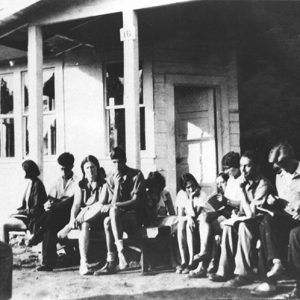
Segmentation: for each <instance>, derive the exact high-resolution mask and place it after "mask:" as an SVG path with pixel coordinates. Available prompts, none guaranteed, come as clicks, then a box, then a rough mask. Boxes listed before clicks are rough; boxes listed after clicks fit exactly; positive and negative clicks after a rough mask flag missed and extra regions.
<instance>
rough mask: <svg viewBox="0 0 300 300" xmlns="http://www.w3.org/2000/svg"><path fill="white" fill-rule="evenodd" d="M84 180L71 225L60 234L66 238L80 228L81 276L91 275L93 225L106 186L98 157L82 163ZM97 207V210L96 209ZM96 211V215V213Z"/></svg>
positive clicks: (90, 156) (79, 186)
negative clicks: (90, 259)
mask: <svg viewBox="0 0 300 300" xmlns="http://www.w3.org/2000/svg"><path fill="white" fill-rule="evenodd" d="M81 171H82V174H83V177H82V180H81V181H80V182H79V185H78V188H77V190H76V191H75V196H74V202H73V206H72V209H71V217H70V221H69V223H68V224H67V225H66V226H65V227H64V228H63V229H62V230H61V231H59V232H58V234H57V236H58V238H64V237H66V236H67V234H68V233H69V232H70V230H71V229H72V228H77V227H78V228H79V229H80V235H79V239H78V242H79V252H80V268H79V274H80V275H88V274H90V273H91V271H90V270H89V267H88V259H87V253H88V247H89V236H90V228H91V224H92V223H93V221H94V220H95V217H97V216H98V214H99V213H100V210H98V209H97V208H98V206H99V203H100V202H99V196H100V193H101V190H102V188H103V185H104V184H105V171H104V169H103V168H100V164H99V162H98V160H97V158H96V157H94V156H93V155H89V156H87V157H86V158H84V160H83V161H82V163H81ZM96 206H97V208H96ZM95 211H96V213H95Z"/></svg>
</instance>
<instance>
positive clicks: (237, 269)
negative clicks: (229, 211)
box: [210, 151, 273, 287]
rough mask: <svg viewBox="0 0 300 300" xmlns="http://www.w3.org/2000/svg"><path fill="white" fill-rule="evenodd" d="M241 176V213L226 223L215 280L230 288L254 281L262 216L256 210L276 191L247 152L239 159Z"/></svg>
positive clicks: (239, 190)
mask: <svg viewBox="0 0 300 300" xmlns="http://www.w3.org/2000/svg"><path fill="white" fill-rule="evenodd" d="M240 170H241V174H242V175H241V177H240V179H239V183H240V184H239V187H238V192H239V194H240V199H241V202H240V213H239V215H238V216H233V217H231V218H230V219H228V221H225V227H224V229H223V234H222V242H221V257H220V262H219V268H218V271H217V273H216V274H212V276H211V277H210V279H211V280H212V281H219V282H221V281H227V280H229V279H230V278H231V277H232V276H233V275H234V274H235V275H236V277H235V278H234V279H232V280H230V281H229V282H228V284H227V285H228V286H230V287H238V286H241V285H244V284H249V283H251V282H252V280H253V278H252V269H253V257H252V253H253V250H254V247H255V243H256V241H257V238H258V235H259V229H258V228H259V223H260V218H261V217H260V213H258V212H257V209H256V207H257V206H262V205H263V204H264V203H265V201H266V199H267V197H268V195H269V194H270V193H272V191H273V188H272V185H271V184H270V183H269V181H268V180H267V179H265V178H264V177H263V176H262V175H261V173H260V170H259V164H258V158H257V156H256V155H255V154H254V153H253V152H251V151H246V152H245V153H244V154H243V155H242V156H241V159H240Z"/></svg>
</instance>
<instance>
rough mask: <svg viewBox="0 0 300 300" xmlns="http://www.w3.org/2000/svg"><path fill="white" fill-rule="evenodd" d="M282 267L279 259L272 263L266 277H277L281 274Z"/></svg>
mask: <svg viewBox="0 0 300 300" xmlns="http://www.w3.org/2000/svg"><path fill="white" fill-rule="evenodd" d="M284 270H285V269H284V267H283V265H282V263H281V261H279V262H276V263H274V264H273V266H272V268H271V270H270V271H269V272H268V273H267V277H268V278H271V277H278V276H279V275H281V274H282V273H283V272H284Z"/></svg>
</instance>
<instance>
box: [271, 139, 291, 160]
mask: <svg viewBox="0 0 300 300" xmlns="http://www.w3.org/2000/svg"><path fill="white" fill-rule="evenodd" d="M284 159H295V152H294V149H293V147H292V146H291V145H290V144H289V143H287V142H282V143H279V144H277V145H275V146H274V147H273V148H272V149H271V150H270V153H269V162H271V163H276V162H279V161H282V160H284Z"/></svg>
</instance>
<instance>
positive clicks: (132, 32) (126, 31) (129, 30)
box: [120, 26, 136, 42]
mask: <svg viewBox="0 0 300 300" xmlns="http://www.w3.org/2000/svg"><path fill="white" fill-rule="evenodd" d="M135 38H136V29H135V27H133V26H132V27H123V28H121V29H120V39H121V42H124V41H131V40H134V39H135Z"/></svg>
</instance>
